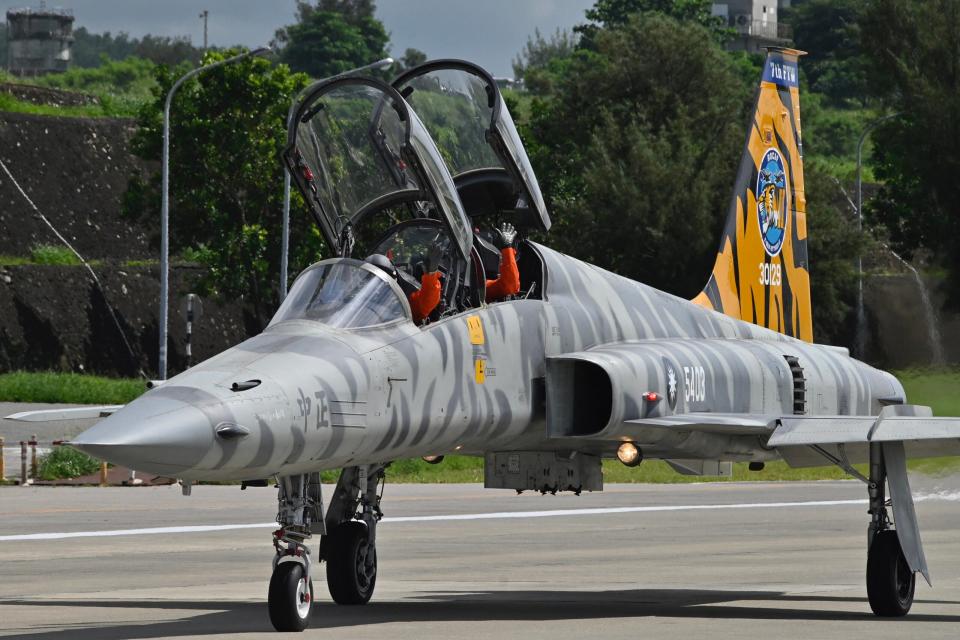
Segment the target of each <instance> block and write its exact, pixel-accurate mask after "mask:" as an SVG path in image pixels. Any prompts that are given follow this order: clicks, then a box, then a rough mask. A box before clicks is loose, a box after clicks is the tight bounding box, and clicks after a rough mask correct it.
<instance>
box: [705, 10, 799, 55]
mask: <svg viewBox="0 0 960 640" xmlns="http://www.w3.org/2000/svg"><path fill="white" fill-rule="evenodd" d="M777 4H778V3H777V0H727V1H726V2H722V3H721V2H715V3H714V4H713V15H715V16H719V17H721V18H723V19H724V20H726V23H727V25H728V26H729V27H730V28H731V29H733V30H734V32H735V33H736V37H735V38H734V39H733V40H732V41H731V42H729V43H728V44H727V48H728V49H732V50H736V51H739V50H745V51H751V52H755V51H762V50H763V48H764V47H770V46H778V47H783V46H786V45H787V44H788V43H789V41H790V35H791V34H790V29H789V27H788V25H785V24H780V23H779V22H778V21H777V15H778V11H777ZM780 4H782V5H784V6H790V3H789V2H785V3H784V2H781V3H780Z"/></svg>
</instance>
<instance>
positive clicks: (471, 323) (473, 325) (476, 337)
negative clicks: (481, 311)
mask: <svg viewBox="0 0 960 640" xmlns="http://www.w3.org/2000/svg"><path fill="white" fill-rule="evenodd" d="M467 329H468V330H469V331H470V344H483V323H482V322H481V321H480V316H469V317H468V318H467Z"/></svg>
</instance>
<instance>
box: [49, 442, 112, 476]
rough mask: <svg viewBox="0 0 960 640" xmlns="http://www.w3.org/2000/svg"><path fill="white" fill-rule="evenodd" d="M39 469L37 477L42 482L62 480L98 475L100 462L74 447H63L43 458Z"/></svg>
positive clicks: (55, 448)
mask: <svg viewBox="0 0 960 640" xmlns="http://www.w3.org/2000/svg"><path fill="white" fill-rule="evenodd" d="M38 467H39V468H38V469H37V476H39V478H40V479H41V480H60V479H61V478H77V477H79V476H86V475H90V474H91V473H96V472H97V470H98V469H100V461H99V460H96V459H95V458H91V457H90V456H88V455H87V454H85V453H83V452H81V451H77V450H76V449H74V448H72V447H67V446H61V447H54V448H53V451H51V452H50V453H48V454H47V455H45V456H43V457H42V458H41V459H40V462H39V465H38Z"/></svg>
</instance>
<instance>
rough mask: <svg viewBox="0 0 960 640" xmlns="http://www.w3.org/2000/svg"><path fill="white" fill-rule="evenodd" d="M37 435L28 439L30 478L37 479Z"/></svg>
mask: <svg viewBox="0 0 960 640" xmlns="http://www.w3.org/2000/svg"><path fill="white" fill-rule="evenodd" d="M39 437H40V436H38V435H37V434H33V437H32V438H30V477H31V478H36V477H37V438H39Z"/></svg>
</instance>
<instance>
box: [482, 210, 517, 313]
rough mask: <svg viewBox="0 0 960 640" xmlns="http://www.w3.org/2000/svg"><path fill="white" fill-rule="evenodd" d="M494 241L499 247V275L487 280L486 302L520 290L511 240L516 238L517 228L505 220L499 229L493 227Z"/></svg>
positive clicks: (515, 252)
mask: <svg viewBox="0 0 960 640" xmlns="http://www.w3.org/2000/svg"><path fill="white" fill-rule="evenodd" d="M494 231H496V235H495V236H494V241H495V242H496V243H497V246H498V248H499V249H500V277H499V278H497V279H496V280H487V302H492V301H494V300H502V299H503V298H506V297H507V296H513V295H516V294H517V293H519V292H520V270H519V269H517V250H516V249H514V248H513V241H514V240H515V239H516V238H517V230H516V229H514V228H513V225H512V224H510V223H509V222H505V223H504V224H503V227H502V228H500V229H494Z"/></svg>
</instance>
